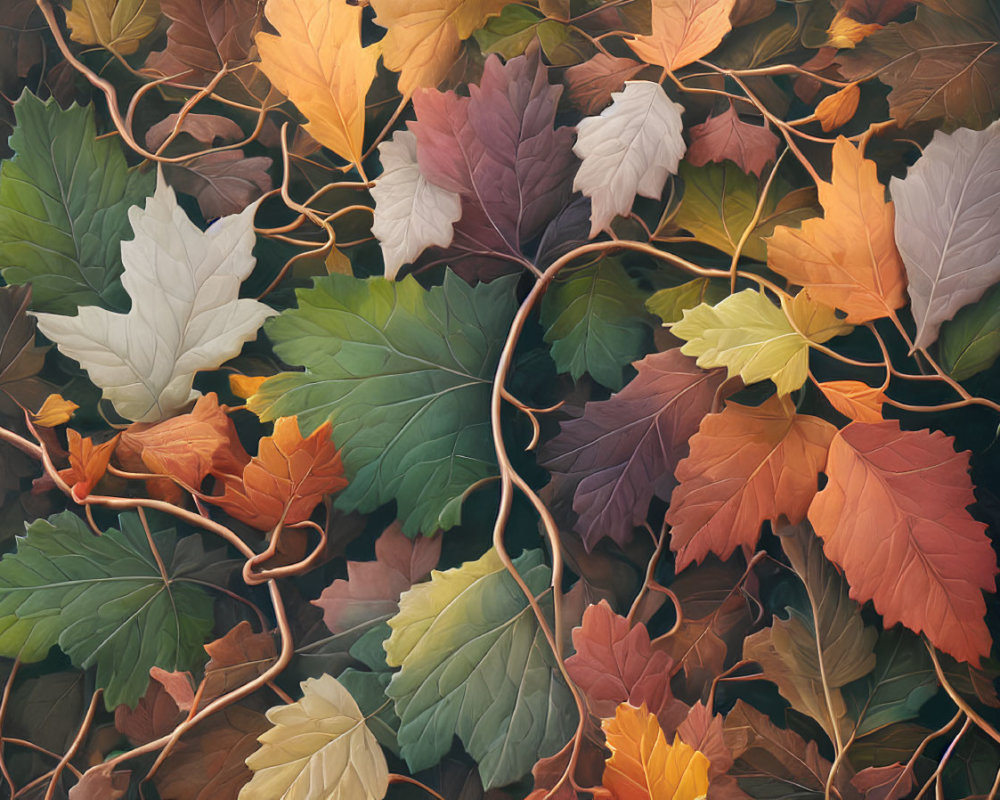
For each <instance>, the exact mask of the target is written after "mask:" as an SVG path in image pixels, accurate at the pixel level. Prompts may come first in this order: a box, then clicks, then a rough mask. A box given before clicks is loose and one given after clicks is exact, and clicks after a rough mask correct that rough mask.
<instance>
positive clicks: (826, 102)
mask: <svg viewBox="0 0 1000 800" xmlns="http://www.w3.org/2000/svg"><path fill="white" fill-rule="evenodd" d="M860 99H861V90H860V89H859V88H858V85H857V84H856V83H852V84H851V85H850V86H845V87H844V88H843V89H839V90H837V91H836V92H834V93H833V94H831V95H827V96H826V97H824V98H823V99H822V100H820V101H819V103H818V104H817V105H816V118H817V119H818V120H819V124H820V127H821V128H823V130H824V131H832V130H834V129H835V128H839V127H841V126H842V125H846V124H847V123H848V122H850V121H851V120H852V119H854V114H855V112H857V110H858V101H859V100H860Z"/></svg>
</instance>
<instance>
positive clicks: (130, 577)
mask: <svg viewBox="0 0 1000 800" xmlns="http://www.w3.org/2000/svg"><path fill="white" fill-rule="evenodd" d="M119 523H120V525H121V530H120V531H119V530H115V529H110V530H108V531H106V532H105V533H104V534H103V535H102V536H100V537H96V536H94V535H93V534H92V533H91V532H90V529H89V528H88V527H87V525H86V523H85V522H83V520H81V519H80V518H79V517H76V516H74V515H73V514H71V513H69V512H68V511H64V512H62V513H60V514H56V515H54V516H52V517H49V518H48V520H44V519H40V520H35V522H33V523H32V524H31V525H29V526H28V529H27V532H26V534H25V536H23V537H21V538H20V539H19V540H18V548H17V552H16V553H8V554H7V555H6V556H4V558H3V560H2V561H0V586H2V587H3V591H2V593H0V595H2V597H0V653H3V654H4V655H8V656H10V657H12V658H13V657H14V656H19V657H20V658H21V660H22V661H40V660H41V659H43V658H45V656H46V655H48V652H49V648H50V647H52V645H54V644H58V645H59V647H60V649H61V650H63V652H65V653H66V654H67V655H68V656H69V657H70V659H71V660H72V661H73V663H74V664H76V665H77V666H79V667H83V668H86V667H90V666H93V665H95V664H96V666H97V685H98V686H101V687H103V688H104V690H105V691H104V702H105V705H106V706H107V708H108V709H112V708H114V707H115V706H117V705H118V704H119V703H127V704H128V705H130V706H134V705H135V704H136V702H137V701H138V700H139V698H140V697H141V696H142V694H143V692H144V691H145V690H146V684H147V683H148V681H149V669H150V667H153V666H159V667H163V668H164V669H168V670H174V669H189V668H193V667H197V666H199V665H200V664H201V663H202V662H203V661H204V651H203V650H202V642H204V640H205V638H206V636H207V635H208V633H209V631H210V630H211V629H212V625H213V624H214V617H213V609H212V596H211V595H209V594H208V592H206V591H205V590H204V589H203V588H202V587H201V586H196V585H194V583H193V582H194V581H198V580H201V581H212V578H213V576H219V575H220V574H223V575H224V574H225V573H226V572H228V570H229V568H230V566H231V564H232V562H226V561H223V560H222V558H221V552H220V551H215V552H205V551H204V550H203V549H202V545H201V540H200V539H199V538H198V537H197V536H188V537H186V538H184V539H181V540H180V541H178V540H177V536H176V534H175V533H174V531H173V530H172V529H156V528H155V526H154V529H153V532H152V540H153V542H155V543H156V548H157V550H159V553H160V556H161V558H162V560H163V563H164V565H165V568H166V573H165V574H164V573H163V572H161V570H160V568H159V567H158V566H157V562H156V559H155V558H154V557H153V553H152V552H151V551H150V544H149V542H148V541H147V538H146V533H145V531H144V530H143V526H142V524H141V522H140V520H139V518H138V517H137V516H136V515H135V514H132V513H128V514H122V515H121V516H120V517H119ZM216 580H217V578H216ZM223 580H224V578H223Z"/></svg>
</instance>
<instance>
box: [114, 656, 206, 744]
mask: <svg viewBox="0 0 1000 800" xmlns="http://www.w3.org/2000/svg"><path fill="white" fill-rule="evenodd" d="M178 674H183V675H184V676H185V677H184V678H182V681H183V682H174V684H173V689H174V690H173V693H172V692H171V691H170V690H169V689H168V688H167V685H168V683H169V682H170V680H169V677H168V676H170V673H168V672H165V671H164V670H160V669H157V668H156V667H154V668H153V669H152V670H150V677H151V678H152V679H153V680H151V681H150V682H149V686H147V687H146V693H145V694H144V695H143V696H142V697H141V698H140V699H139V702H138V704H136V707H135V708H129V707H128V705H126V704H124V703H123V704H122V705H120V706H118V708H116V709H115V728H117V729H118V730H119V731H121V732H122V733H123V734H124V735H125V736H126V737H128V740H129V741H130V742H131V743H132V744H133V745H134V746H136V747H138V746H139V745H143V744H146V743H147V742H151V741H153V740H154V739H159V738H160V737H161V736H165V735H167V734H168V733H171V732H172V731H173V729H174V728H175V727H176V726H177V723H178V722H180V721H181V719H182V714H181V712H182V709H181V704H180V703H178V699H177V698H176V697H175V696H174V694H180V692H181V691H184V690H186V691H185V692H184V694H183V695H180V696H181V699H182V701H183V700H185V699H186V701H187V702H186V705H187V707H188V709H190V708H191V705H192V703H193V701H194V687H193V686H192V684H191V676H190V675H187V673H178Z"/></svg>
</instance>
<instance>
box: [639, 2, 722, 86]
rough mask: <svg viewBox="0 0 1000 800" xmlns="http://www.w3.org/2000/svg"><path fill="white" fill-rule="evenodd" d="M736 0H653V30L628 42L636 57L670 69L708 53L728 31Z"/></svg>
mask: <svg viewBox="0 0 1000 800" xmlns="http://www.w3.org/2000/svg"><path fill="white" fill-rule="evenodd" d="M734 3H735V0H653V7H652V23H653V32H652V34H651V35H649V36H636V37H635V39H634V40H633V41H630V42H629V43H628V45H629V47H631V48H632V49H633V50H634V51H635V54H636V55H637V56H639V58H641V59H643V60H644V61H646V62H648V63H650V64H657V65H659V66H661V67H666V68H667V69H670V70H677V69H680V68H681V67H684V66H687V65H688V64H690V63H691V62H693V61H697V60H698V59H699V58H702V57H704V56H707V55H708V54H709V53H711V52H712V51H713V50H714V49H715V48H716V47H718V45H719V42H721V41H722V37H723V36H725V35H726V34H727V33H729V30H730V28H731V27H732V26H731V25H730V23H729V12H731V11H732V10H733V5H734Z"/></svg>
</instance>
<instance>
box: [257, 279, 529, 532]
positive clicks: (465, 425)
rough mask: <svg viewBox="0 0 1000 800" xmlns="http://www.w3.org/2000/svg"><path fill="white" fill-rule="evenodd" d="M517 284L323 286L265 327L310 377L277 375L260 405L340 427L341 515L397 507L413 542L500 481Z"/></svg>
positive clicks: (307, 427) (327, 282) (455, 517)
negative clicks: (500, 385) (498, 378)
mask: <svg viewBox="0 0 1000 800" xmlns="http://www.w3.org/2000/svg"><path fill="white" fill-rule="evenodd" d="M514 281H516V278H502V279H499V280H495V281H492V282H491V283H488V284H479V285H477V286H475V287H471V286H469V285H468V284H467V283H465V282H464V281H463V280H461V279H460V278H458V277H457V276H455V275H454V274H453V273H451V272H448V273H447V274H446V275H445V280H444V285H442V286H436V287H434V288H432V289H423V288H422V287H421V286H420V285H419V284H418V283H417V282H416V280H414V279H413V278H406V279H405V280H403V281H399V282H394V281H388V280H386V279H384V278H368V279H365V280H362V279H358V278H352V277H349V276H346V275H331V276H329V277H325V278H319V279H317V280H316V283H315V286H314V288H312V289H306V290H302V291H299V292H298V301H299V306H298V308H297V309H290V310H288V311H285V312H283V313H282V314H281V315H280V316H279V317H276V318H274V319H272V320H271V321H270V322H268V323H267V325H266V326H265V330H266V331H267V334H268V336H269V337H270V339H271V340H272V342H274V350H275V352H276V353H277V354H278V356H279V357H281V358H282V359H283V360H284V361H285V362H287V363H289V364H295V365H298V366H303V367H305V372H291V373H283V374H281V375H278V376H275V377H274V378H272V379H271V380H269V381H267V382H266V383H265V384H263V386H262V387H261V389H260V390H259V391H258V393H257V394H255V395H254V396H253V397H251V398H250V400H249V406H250V408H251V409H252V410H253V411H254V412H255V413H257V414H258V415H260V417H261V419H264V420H271V419H276V418H277V417H282V416H291V415H296V416H298V418H299V424H300V426H301V429H302V432H303V435H307V434H308V433H311V432H312V431H314V430H315V429H316V428H317V427H319V426H320V425H321V424H322V423H324V422H326V421H327V420H329V421H330V422H331V423H332V424H333V440H334V441H335V442H336V444H337V447H338V448H340V451H341V455H342V457H343V460H344V467H345V471H346V473H347V476H348V479H349V480H350V484H349V485H348V487H347V489H346V490H344V492H342V493H341V495H340V496H339V498H338V499H337V505H338V506H339V507H341V508H344V509H351V510H353V509H357V510H360V511H362V512H366V513H367V512H369V511H372V510H373V509H375V508H377V507H378V506H380V505H382V504H383V503H387V502H389V501H392V500H395V501H396V503H397V504H398V510H399V518H400V519H401V520H402V522H403V530H404V531H405V532H406V533H407V534H409V535H413V534H415V533H416V532H417V531H422V532H424V533H433V532H434V531H436V530H438V529H439V528H441V529H447V528H450V527H452V526H454V525H456V524H458V522H459V518H460V515H461V504H462V500H463V498H464V495H465V493H466V491H467V490H468V489H469V487H470V486H472V485H473V484H474V483H476V482H477V481H479V480H481V479H483V478H487V477H489V476H491V475H494V474H496V460H495V454H494V449H493V440H492V437H491V434H490V421H489V404H490V387H491V385H492V380H493V373H494V371H495V369H496V364H497V360H498V358H499V355H500V348H501V346H502V344H503V340H504V335H505V333H506V331H507V326H508V324H509V323H510V320H511V318H512V317H513V315H514V308H515V298H514V291H513V282H514Z"/></svg>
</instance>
